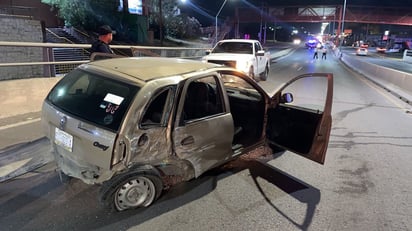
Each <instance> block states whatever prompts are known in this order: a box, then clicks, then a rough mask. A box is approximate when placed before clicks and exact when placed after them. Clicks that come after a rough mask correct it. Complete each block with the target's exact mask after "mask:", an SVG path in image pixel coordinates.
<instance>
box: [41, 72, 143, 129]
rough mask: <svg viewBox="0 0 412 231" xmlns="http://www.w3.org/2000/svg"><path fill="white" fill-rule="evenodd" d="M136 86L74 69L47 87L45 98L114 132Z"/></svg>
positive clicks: (72, 113)
mask: <svg viewBox="0 0 412 231" xmlns="http://www.w3.org/2000/svg"><path fill="white" fill-rule="evenodd" d="M138 90H139V87H137V86H134V85H130V84H126V83H123V82H120V81H116V80H113V79H110V78H107V77H104V76H101V75H97V74H94V73H89V72H86V71H83V70H80V69H76V70H74V71H72V72H70V73H69V74H67V75H66V76H65V77H64V78H63V79H62V80H61V81H60V82H59V83H58V84H56V86H55V87H54V88H53V89H52V90H51V92H50V93H49V95H48V96H47V98H46V100H47V101H49V102H50V103H52V104H53V105H54V106H56V107H58V108H60V109H61V110H63V111H65V112H67V113H70V114H71V115H73V116H76V117H79V118H81V119H83V120H86V121H88V122H90V123H93V124H96V125H99V126H102V127H104V128H106V129H110V130H113V131H117V130H118V129H119V127H120V124H121V122H122V120H123V117H124V114H125V113H126V111H127V109H128V108H129V105H130V103H131V101H132V100H133V98H134V96H135V95H136V94H137V92H138Z"/></svg>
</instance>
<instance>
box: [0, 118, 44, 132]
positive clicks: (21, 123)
mask: <svg viewBox="0 0 412 231" xmlns="http://www.w3.org/2000/svg"><path fill="white" fill-rule="evenodd" d="M40 120H41V118H37V119H32V120H26V121H22V122H18V123H14V124H8V125H4V126H1V127H0V131H2V130H6V129H9V128H14V127H18V126H21V125H26V124H30V123H35V122H39V121H40Z"/></svg>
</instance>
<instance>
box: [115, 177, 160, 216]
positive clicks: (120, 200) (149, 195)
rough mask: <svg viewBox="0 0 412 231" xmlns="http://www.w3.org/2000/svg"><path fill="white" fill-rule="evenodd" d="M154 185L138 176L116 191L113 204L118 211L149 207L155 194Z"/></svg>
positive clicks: (147, 179)
mask: <svg viewBox="0 0 412 231" xmlns="http://www.w3.org/2000/svg"><path fill="white" fill-rule="evenodd" d="M155 191H156V188H155V185H154V183H153V182H152V181H151V180H150V179H149V178H147V177H144V176H139V177H136V178H133V179H131V180H130V181H128V182H126V183H125V184H123V185H122V186H120V187H119V189H118V190H117V191H116V194H115V198H114V202H115V205H116V209H117V210H119V211H122V210H125V209H129V208H135V207H141V206H144V207H146V206H148V205H150V204H151V203H152V202H153V200H154V198H155V194H156V192H155Z"/></svg>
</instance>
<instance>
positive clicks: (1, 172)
mask: <svg viewBox="0 0 412 231" xmlns="http://www.w3.org/2000/svg"><path fill="white" fill-rule="evenodd" d="M31 159H32V158H27V159H24V160H19V161H16V162H13V163H11V164H8V165H6V166H3V167H0V177H5V176H7V175H9V174H10V173H12V172H14V171H16V170H17V169H19V168H21V167H23V166H24V165H25V164H27V163H28V162H29V161H30V160H31Z"/></svg>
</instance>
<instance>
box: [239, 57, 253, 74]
mask: <svg viewBox="0 0 412 231" xmlns="http://www.w3.org/2000/svg"><path fill="white" fill-rule="evenodd" d="M251 63H252V62H251V61H250V60H238V61H237V62H236V69H238V70H241V71H243V72H246V73H247V72H248V71H249V67H250V64H251Z"/></svg>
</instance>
